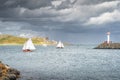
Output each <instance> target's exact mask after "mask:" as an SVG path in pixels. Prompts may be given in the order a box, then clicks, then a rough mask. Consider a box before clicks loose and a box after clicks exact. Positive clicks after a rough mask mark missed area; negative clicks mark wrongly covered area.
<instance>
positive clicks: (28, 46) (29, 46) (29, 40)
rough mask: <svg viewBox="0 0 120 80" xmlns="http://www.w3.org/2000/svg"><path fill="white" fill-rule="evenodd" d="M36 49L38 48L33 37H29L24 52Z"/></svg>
mask: <svg viewBox="0 0 120 80" xmlns="http://www.w3.org/2000/svg"><path fill="white" fill-rule="evenodd" d="M35 49H36V48H35V46H34V44H33V43H32V40H31V38H29V39H28V40H27V42H25V43H24V45H23V52H32V51H33V50H35Z"/></svg>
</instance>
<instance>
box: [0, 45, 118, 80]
mask: <svg viewBox="0 0 120 80" xmlns="http://www.w3.org/2000/svg"><path fill="white" fill-rule="evenodd" d="M96 46H97V45H71V46H65V48H64V49H56V47H55V46H48V47H43V46H35V47H36V50H35V51H33V52H23V51H22V46H15V45H14V46H10V45H8V46H7V45H5V46H0V61H2V62H3V63H5V64H8V65H9V66H10V67H13V68H15V69H17V70H19V71H20V72H21V78H19V79H18V80H120V50H119V49H93V48H94V47H96Z"/></svg>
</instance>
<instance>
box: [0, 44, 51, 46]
mask: <svg viewBox="0 0 120 80" xmlns="http://www.w3.org/2000/svg"><path fill="white" fill-rule="evenodd" d="M23 45H24V44H0V46H23ZM34 45H40V46H42V45H43V44H34ZM47 45H48V46H52V45H53V44H47Z"/></svg>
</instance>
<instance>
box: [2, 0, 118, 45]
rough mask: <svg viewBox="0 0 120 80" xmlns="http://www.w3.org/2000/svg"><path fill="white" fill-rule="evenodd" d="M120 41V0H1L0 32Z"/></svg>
mask: <svg viewBox="0 0 120 80" xmlns="http://www.w3.org/2000/svg"><path fill="white" fill-rule="evenodd" d="M107 31H110V32H111V39H112V41H115V42H120V0H0V34H12V35H21V34H31V35H34V36H48V37H49V38H50V39H51V40H52V39H54V40H61V41H64V42H72V43H100V42H101V41H104V40H106V32H107Z"/></svg>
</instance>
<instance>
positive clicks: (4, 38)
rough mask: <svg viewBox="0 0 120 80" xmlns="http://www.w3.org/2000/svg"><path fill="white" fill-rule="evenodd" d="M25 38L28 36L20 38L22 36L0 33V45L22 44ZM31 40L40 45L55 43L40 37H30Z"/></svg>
mask: <svg viewBox="0 0 120 80" xmlns="http://www.w3.org/2000/svg"><path fill="white" fill-rule="evenodd" d="M27 40H28V38H22V37H17V36H12V35H7V34H2V35H0V44H1V45H22V44H24V43H25V42H26V41H27ZM32 41H33V43H34V44H36V45H42V44H48V45H54V44H55V42H53V41H49V40H47V39H46V38H41V37H34V38H32Z"/></svg>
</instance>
